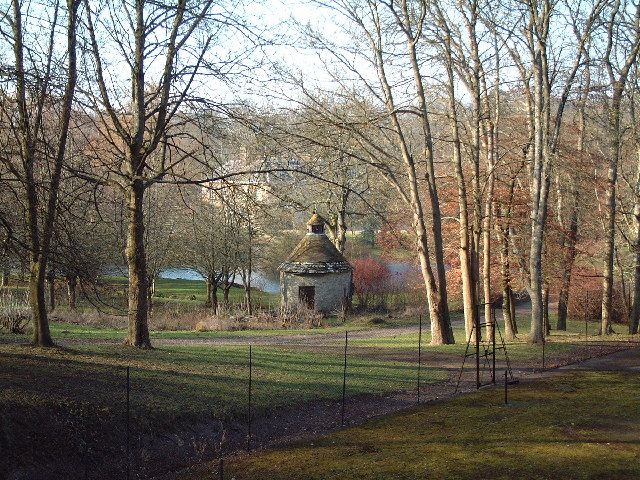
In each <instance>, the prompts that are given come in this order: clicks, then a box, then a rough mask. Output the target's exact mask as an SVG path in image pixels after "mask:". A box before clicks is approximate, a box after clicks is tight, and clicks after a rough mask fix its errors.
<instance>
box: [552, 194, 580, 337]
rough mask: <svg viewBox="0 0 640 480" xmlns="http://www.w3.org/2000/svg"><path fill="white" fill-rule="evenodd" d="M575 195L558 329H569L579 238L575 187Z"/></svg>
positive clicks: (564, 268) (564, 265)
mask: <svg viewBox="0 0 640 480" xmlns="http://www.w3.org/2000/svg"><path fill="white" fill-rule="evenodd" d="M575 192H576V194H575V197H574V200H573V201H574V204H573V210H572V213H571V221H570V224H569V231H568V232H567V240H566V245H565V256H564V262H563V268H562V283H561V285H560V292H559V293H558V322H557V325H556V328H557V329H558V330H566V329H567V311H568V308H569V291H570V288H571V270H572V269H573V264H574V262H575V259H576V242H577V239H578V198H577V192H578V189H577V188H576V189H575Z"/></svg>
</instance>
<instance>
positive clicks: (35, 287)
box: [29, 256, 54, 347]
mask: <svg viewBox="0 0 640 480" xmlns="http://www.w3.org/2000/svg"><path fill="white" fill-rule="evenodd" d="M36 258H37V256H36ZM45 268H46V267H44V266H43V265H42V259H41V258H40V259H38V260H34V259H33V258H32V260H31V263H30V268H29V273H30V276H29V304H30V306H31V315H32V318H33V344H34V345H37V346H39V347H53V345H54V344H53V340H52V339H51V332H50V330H49V320H48V319H47V304H46V301H45V280H46V279H45V274H44V271H45Z"/></svg>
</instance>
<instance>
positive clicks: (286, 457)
mask: <svg viewBox="0 0 640 480" xmlns="http://www.w3.org/2000/svg"><path fill="white" fill-rule="evenodd" d="M639 389H640V377H638V375H637V374H630V373H617V372H576V373H568V374H563V375H562V376H560V375H557V376H553V377H551V378H547V379H543V380H537V381H531V382H527V383H525V384H521V385H519V386H516V387H515V388H512V389H511V390H510V397H509V398H510V403H509V405H507V406H505V405H504V404H503V397H502V391H501V390H500V389H493V390H481V391H480V392H478V393H475V394H471V395H466V396H463V397H458V398H456V399H454V400H452V401H447V402H439V403H434V404H429V405H424V406H421V407H418V408H415V409H413V410H411V411H408V412H406V413H402V414H398V415H393V416H389V417H386V418H383V419H380V420H376V421H372V422H368V423H367V424H364V425H362V426H359V427H354V428H349V429H346V430H343V431H340V432H337V433H334V434H330V435H327V436H325V437H322V438H320V439H316V440H313V441H311V442H304V443H301V444H298V445H295V446H293V447H291V448H284V449H280V450H274V451H267V452H264V453H257V454H253V455H251V456H244V457H240V458H235V459H228V460H227V461H226V462H225V466H226V468H225V470H226V471H225V478H235V479H237V480H242V479H246V480H253V479H255V480H257V479H264V478H269V479H305V480H306V479H323V480H328V479H343V478H349V479H385V480H386V479H416V478H459V479H467V478H468V479H486V478H500V479H514V478H527V479H531V478H536V479H537V478H540V479H542V478H544V479H556V478H557V479H565V478H576V479H578V478H581V479H598V478H599V479H626V478H628V479H631V478H640V461H639V460H640V417H638V405H639V404H638V396H637V392H638V391H639ZM212 471H215V465H211V466H210V467H209V468H199V469H198V470H197V471H196V472H197V473H191V474H188V475H185V476H184V477H183V478H184V480H187V479H194V480H195V479H196V478H197V479H212V480H213V479H217V478H218V477H217V476H216V475H215V474H213V473H211V472H212Z"/></svg>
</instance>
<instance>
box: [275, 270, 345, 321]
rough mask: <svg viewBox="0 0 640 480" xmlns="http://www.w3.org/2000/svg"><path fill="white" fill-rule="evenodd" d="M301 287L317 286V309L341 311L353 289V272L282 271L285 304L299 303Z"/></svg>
mask: <svg viewBox="0 0 640 480" xmlns="http://www.w3.org/2000/svg"><path fill="white" fill-rule="evenodd" d="M299 287H315V302H314V303H315V305H314V308H315V310H317V311H319V312H323V313H334V312H339V311H340V310H341V309H342V302H343V299H344V298H345V296H347V297H348V296H349V291H350V289H351V272H343V273H325V274H315V275H298V274H292V273H286V272H280V294H281V298H282V304H283V305H285V306H294V305H297V304H298V302H299V301H300V300H299V297H298V292H299V290H298V289H299Z"/></svg>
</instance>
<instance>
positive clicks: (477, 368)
mask: <svg viewBox="0 0 640 480" xmlns="http://www.w3.org/2000/svg"><path fill="white" fill-rule="evenodd" d="M474 328H475V334H476V338H475V340H476V389H480V305H478V304H476V319H475V325H474Z"/></svg>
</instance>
